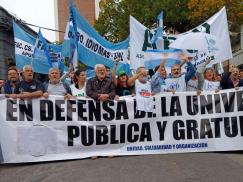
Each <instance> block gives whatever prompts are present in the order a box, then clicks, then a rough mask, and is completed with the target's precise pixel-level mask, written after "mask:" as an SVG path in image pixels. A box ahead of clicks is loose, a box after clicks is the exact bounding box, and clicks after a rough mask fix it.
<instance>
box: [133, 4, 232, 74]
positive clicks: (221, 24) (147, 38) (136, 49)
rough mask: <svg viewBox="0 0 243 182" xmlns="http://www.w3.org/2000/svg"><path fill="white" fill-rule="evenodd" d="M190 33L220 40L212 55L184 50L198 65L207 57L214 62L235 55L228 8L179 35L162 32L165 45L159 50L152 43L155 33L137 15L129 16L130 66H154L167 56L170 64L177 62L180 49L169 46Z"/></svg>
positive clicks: (203, 62) (202, 63) (201, 64)
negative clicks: (202, 33)
mask: <svg viewBox="0 0 243 182" xmlns="http://www.w3.org/2000/svg"><path fill="white" fill-rule="evenodd" d="M189 32H205V33H209V34H212V35H214V36H216V37H217V38H218V39H219V40H220V48H219V50H218V51H215V52H213V54H212V53H211V54H209V53H208V52H198V51H195V50H194V51H192V50H188V51H187V50H184V52H185V53H187V54H188V55H193V57H194V60H193V62H194V64H195V65H196V67H200V66H205V62H206V59H207V57H209V58H210V59H211V63H210V64H211V65H212V64H216V63H220V62H223V61H226V60H228V59H231V58H232V57H233V56H232V50H231V44H230V38H229V31H228V22H227V16H226V9H225V7H223V8H222V9H221V10H220V11H219V12H217V13H216V14H215V15H213V16H212V17H211V18H209V19H208V20H207V21H205V22H204V23H202V24H201V25H199V26H197V27H195V28H194V29H192V30H189V31H187V32H184V33H181V34H178V35H163V40H161V41H162V43H161V42H160V44H163V47H164V49H163V50H162V51H161V50H160V51H159V50H158V45H156V44H155V43H153V42H152V37H153V33H154V32H153V31H152V30H150V29H148V28H147V27H145V26H144V25H142V24H141V23H140V22H139V21H137V20H136V19H135V18H134V17H132V16H130V60H131V69H137V68H138V67H139V66H146V67H147V68H149V69H151V68H153V67H154V66H155V65H156V64H157V65H159V64H160V60H161V59H168V62H170V64H169V63H168V64H167V66H168V67H169V66H171V65H172V64H174V63H175V60H176V59H179V56H178V54H179V52H178V50H174V49H172V50H171V49H169V45H170V44H171V43H172V42H173V41H175V40H176V39H177V38H178V37H180V36H182V35H185V34H187V33H189ZM195 52H196V54H195ZM170 59H171V60H170ZM156 62H157V63H156Z"/></svg>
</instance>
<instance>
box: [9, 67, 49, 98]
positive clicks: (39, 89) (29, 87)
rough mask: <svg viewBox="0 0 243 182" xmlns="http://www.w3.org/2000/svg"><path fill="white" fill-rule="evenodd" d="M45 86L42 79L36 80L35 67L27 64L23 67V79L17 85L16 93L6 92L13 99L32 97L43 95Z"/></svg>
mask: <svg viewBox="0 0 243 182" xmlns="http://www.w3.org/2000/svg"><path fill="white" fill-rule="evenodd" d="M43 92H44V87H43V85H42V83H41V82H40V81H37V80H34V72H33V68H32V66H30V65H26V66H24V68H23V80H22V81H21V82H19V83H18V84H17V85H16V88H15V90H14V94H6V97H10V98H13V99H17V98H19V99H32V98H38V97H41V96H42V95H43Z"/></svg>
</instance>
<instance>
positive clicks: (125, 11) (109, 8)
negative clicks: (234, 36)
mask: <svg viewBox="0 0 243 182" xmlns="http://www.w3.org/2000/svg"><path fill="white" fill-rule="evenodd" d="M223 5H226V9H227V14H228V17H229V24H230V27H231V30H233V31H234V30H235V29H236V27H237V26H238V25H239V23H242V22H243V14H242V13H243V9H242V8H243V7H242V6H243V3H242V2H241V0H204V1H202V0H101V1H100V8H101V12H100V15H99V19H98V20H97V21H95V24H94V27H95V28H96V30H97V31H98V32H99V33H100V34H101V35H103V36H104V37H106V38H107V39H108V40H109V41H112V42H119V41H122V40H124V39H126V38H127V37H128V35H129V15H132V16H133V17H135V18H136V19H137V20H138V21H139V22H141V23H142V24H143V25H145V26H147V27H148V28H154V27H155V25H156V24H155V22H156V17H157V15H158V14H159V13H160V12H161V11H163V12H164V14H165V16H164V26H166V28H173V29H175V30H177V31H179V32H185V31H187V30H190V29H192V28H194V27H195V26H197V25H199V24H201V23H202V22H204V21H206V20H207V19H208V18H209V17H211V16H212V15H213V14H214V13H216V12H217V11H219V10H220V9H221V8H222V6H223Z"/></svg>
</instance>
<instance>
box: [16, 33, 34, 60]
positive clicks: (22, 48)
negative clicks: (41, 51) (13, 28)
mask: <svg viewBox="0 0 243 182" xmlns="http://www.w3.org/2000/svg"><path fill="white" fill-rule="evenodd" d="M14 43H15V54H17V55H21V56H27V57H29V58H32V54H33V52H34V48H35V46H34V45H32V44H30V43H28V42H25V41H23V40H21V39H18V38H16V37H14Z"/></svg>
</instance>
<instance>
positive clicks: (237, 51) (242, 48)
mask: <svg viewBox="0 0 243 182" xmlns="http://www.w3.org/2000/svg"><path fill="white" fill-rule="evenodd" d="M231 37H232V38H231V44H232V52H233V59H232V60H230V62H231V63H232V64H234V65H236V66H238V67H239V69H240V70H243V25H241V26H240V32H238V33H235V36H231Z"/></svg>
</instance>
